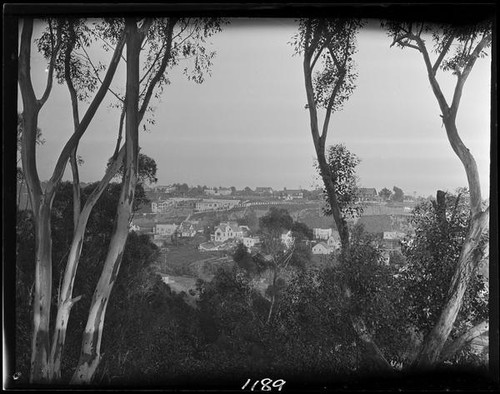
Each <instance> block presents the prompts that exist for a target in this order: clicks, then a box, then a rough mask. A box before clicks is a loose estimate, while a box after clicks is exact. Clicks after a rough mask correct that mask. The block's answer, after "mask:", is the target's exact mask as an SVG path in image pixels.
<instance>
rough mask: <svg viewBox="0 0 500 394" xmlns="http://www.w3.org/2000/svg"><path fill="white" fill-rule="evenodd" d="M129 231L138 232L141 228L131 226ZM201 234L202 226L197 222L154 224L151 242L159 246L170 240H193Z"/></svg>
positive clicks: (188, 220)
mask: <svg viewBox="0 0 500 394" xmlns="http://www.w3.org/2000/svg"><path fill="white" fill-rule="evenodd" d="M130 230H131V231H132V230H133V231H136V232H140V231H141V227H140V226H138V225H137V224H132V225H131V226H130ZM199 233H203V226H202V224H201V223H200V222H199V221H197V220H190V219H189V218H187V219H186V220H184V221H182V222H180V223H179V224H177V223H155V224H154V226H153V228H152V237H153V242H154V243H155V244H156V245H158V246H161V245H162V244H163V243H164V242H165V241H167V242H168V241H171V240H172V238H193V237H194V236H195V235H196V234H199Z"/></svg>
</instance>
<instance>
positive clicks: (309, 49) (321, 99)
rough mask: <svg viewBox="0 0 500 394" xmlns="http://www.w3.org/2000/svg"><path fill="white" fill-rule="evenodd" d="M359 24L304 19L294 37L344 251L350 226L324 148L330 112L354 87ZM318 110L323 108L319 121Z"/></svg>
mask: <svg viewBox="0 0 500 394" xmlns="http://www.w3.org/2000/svg"><path fill="white" fill-rule="evenodd" d="M361 26H362V23H361V21H360V20H358V19H303V20H301V21H300V24H299V32H298V34H297V35H296V36H295V39H294V45H295V50H296V52H297V53H298V54H300V55H303V57H304V59H303V70H304V80H305V88H306V97H307V105H306V108H307V109H308V110H309V118H310V128H311V135H312V139H313V142H314V148H315V150H316V155H317V164H318V168H319V171H320V175H321V178H322V180H323V183H324V185H325V191H326V194H327V196H328V202H329V205H330V208H331V213H332V215H333V218H334V220H335V224H336V227H337V229H338V231H339V234H340V239H341V243H342V250H343V252H345V253H347V252H348V250H349V230H348V227H347V222H346V219H345V217H344V215H343V214H342V209H341V204H340V203H339V201H338V200H339V196H338V195H337V193H336V192H335V180H336V178H337V174H336V173H334V172H332V170H334V168H332V166H330V165H329V163H328V160H327V157H326V152H325V149H326V139H327V136H328V131H329V127H330V119H331V116H332V114H333V113H335V112H336V111H339V110H341V108H342V106H343V104H344V103H345V102H346V101H347V100H348V99H349V97H350V95H351V93H352V92H353V90H354V88H355V85H354V82H355V79H356V72H355V68H354V60H353V55H354V53H355V52H356V35H357V32H358V31H359V29H360V28H361ZM320 110H324V118H323V121H322V122H321V124H320V120H319V112H320Z"/></svg>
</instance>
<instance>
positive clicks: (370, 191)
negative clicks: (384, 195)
mask: <svg viewBox="0 0 500 394" xmlns="http://www.w3.org/2000/svg"><path fill="white" fill-rule="evenodd" d="M358 200H359V201H378V200H379V197H378V194H377V190H376V189H375V188H374V187H370V188H367V187H360V188H359V189H358Z"/></svg>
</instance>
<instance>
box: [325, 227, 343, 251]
mask: <svg viewBox="0 0 500 394" xmlns="http://www.w3.org/2000/svg"><path fill="white" fill-rule="evenodd" d="M326 244H327V245H328V247H329V248H332V249H335V250H337V249H340V246H341V242H340V235H339V233H338V232H337V231H334V232H333V233H332V235H331V236H330V237H329V238H328V239H327V241H326Z"/></svg>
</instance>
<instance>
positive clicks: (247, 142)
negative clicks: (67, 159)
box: [19, 19, 491, 197]
mask: <svg viewBox="0 0 500 394" xmlns="http://www.w3.org/2000/svg"><path fill="white" fill-rule="evenodd" d="M377 26H378V24H377V23H373V24H372V25H371V27H370V28H365V29H364V30H363V31H362V32H361V33H360V34H359V37H358V53H357V54H356V55H355V59H356V62H357V71H358V75H359V76H358V79H357V88H356V90H355V91H354V93H353V95H352V97H351V98H350V100H349V101H348V102H347V103H346V104H345V105H344V108H343V110H342V111H341V112H338V113H335V114H334V116H333V118H332V120H331V125H330V130H329V139H328V143H329V144H335V143H339V142H342V143H344V144H345V145H346V146H347V147H348V149H349V150H351V152H353V153H355V154H357V155H358V156H359V157H360V159H361V160H362V161H361V164H360V165H359V167H358V175H359V177H360V183H361V185H362V186H364V187H375V188H377V190H379V189H381V188H382V187H388V188H391V189H392V187H393V186H394V185H396V186H398V187H400V188H402V189H403V190H404V191H405V192H406V193H407V194H412V193H413V192H414V191H416V192H417V194H422V195H426V196H427V195H429V194H435V191H436V190H437V189H444V190H450V191H451V190H454V189H455V188H457V187H459V186H466V185H467V180H466V176H465V172H464V170H463V167H462V165H461V163H460V161H459V159H458V158H457V156H455V154H454V153H453V151H452V149H451V147H450V145H449V142H448V140H447V138H446V132H445V129H444V127H443V126H442V122H441V118H440V117H439V113H440V112H439V107H438V104H437V102H436V99H435V97H434V95H433V93H432V90H431V88H430V85H429V82H428V79H427V75H426V71H425V67H424V64H423V61H422V58H421V56H420V55H419V54H418V53H417V52H416V51H414V50H409V49H405V50H400V49H399V48H396V47H393V48H390V43H391V41H390V39H389V38H388V37H387V36H386V34H385V33H384V32H383V31H382V30H380V29H379V28H378V27H377ZM295 31H296V25H295V23H294V22H293V21H292V20H278V19H270V20H269V19H268V20H253V21H252V22H251V23H249V22H248V21H246V22H244V23H242V21H241V20H240V21H239V22H238V21H233V23H232V24H230V25H228V26H226V27H225V28H224V30H223V32H221V33H219V34H217V35H216V36H213V37H212V38H211V39H210V40H209V42H210V43H211V44H212V45H211V46H210V48H211V49H212V50H216V51H217V56H216V58H215V59H214V65H213V68H212V75H211V77H208V78H206V80H205V82H204V83H203V84H201V85H197V84H195V83H193V82H189V81H187V80H186V78H185V77H184V76H182V73H181V72H180V71H179V70H177V71H172V74H171V76H170V79H171V81H172V83H171V85H169V86H168V87H167V88H166V89H165V91H164V93H163V96H162V97H161V101H156V102H155V101H152V104H153V106H155V107H156V111H155V114H154V119H155V122H156V124H155V125H154V126H152V127H150V129H149V131H148V132H143V131H141V135H140V146H141V147H142V152H143V153H145V154H147V155H149V156H151V157H153V158H154V159H155V160H156V162H157V164H158V174H157V175H158V179H159V184H169V183H173V182H186V183H188V184H191V185H198V184H199V185H207V186H235V187H237V188H243V187H245V186H250V187H251V188H255V187H256V186H272V187H274V188H283V187H287V188H289V189H294V188H299V187H303V188H311V187H312V186H313V185H317V184H318V182H317V181H316V180H315V179H316V174H315V171H314V169H313V160H314V155H315V152H314V148H313V143H312V138H311V134H310V129H309V114H308V111H307V110H306V109H305V108H304V105H305V102H306V98H305V88H304V78H303V73H302V60H301V58H300V57H298V56H293V48H292V46H291V45H290V44H289V42H290V40H291V37H292V36H293V34H294V33H295ZM107 56H110V54H109V53H107ZM490 62H491V58H490V57H487V58H485V59H480V60H479V61H478V62H477V63H476V66H475V68H474V70H473V72H472V74H471V75H470V77H469V80H468V81H467V84H466V86H465V90H464V94H463V98H462V102H461V106H460V110H459V116H458V120H457V124H458V129H459V132H460V134H461V136H462V139H463V140H464V142H465V144H466V145H467V146H468V147H469V149H470V150H471V152H472V153H473V155H474V156H475V158H476V161H477V164H478V167H479V171H480V176H481V183H482V187H483V194H484V196H485V197H486V196H487V195H488V188H489V149H490V143H489V139H490V74H491V68H490V67H491V64H490ZM45 66H46V65H45V62H44V60H43V59H42V58H40V57H39V56H36V54H35V59H34V61H33V66H32V73H33V78H34V79H37V78H38V79H39V81H35V82H36V83H35V87H38V91H40V89H41V87H42V86H43V83H44V82H45V81H44V79H45V78H46V73H45V72H44V71H45ZM119 71H120V73H121V75H123V68H121V69H119ZM439 76H440V79H442V80H445V81H446V82H447V84H445V85H444V86H445V89H444V90H445V94H446V95H447V98H449V97H451V93H452V90H451V89H452V87H453V86H454V79H453V78H452V77H451V76H445V75H443V74H442V73H440V74H439ZM443 78H444V79H443ZM111 101H112V97H110V98H109V100H108V101H107V102H106V103H107V104H109V103H110V102H111ZM19 102H20V100H19ZM20 108H22V106H21V105H20ZM82 112H83V111H82ZM118 119H119V113H118V112H117V111H116V110H114V109H111V108H109V107H108V106H107V105H105V106H103V107H102V108H101V109H100V110H99V112H98V113H97V116H96V117H95V119H94V121H93V123H92V124H91V126H90V127H89V129H88V131H87V133H86V134H85V136H84V137H83V139H82V142H81V144H80V147H79V154H80V155H81V156H82V157H83V159H84V160H85V164H84V165H83V167H82V168H81V179H82V181H85V182H90V181H95V180H98V179H100V177H101V176H102V174H103V171H104V167H105V163H106V161H107V158H108V157H110V155H111V154H112V152H113V149H114V143H115V140H116V130H117V125H118ZM71 125H72V120H71V110H70V104H69V94H68V93H67V89H66V88H65V87H63V86H56V87H55V89H54V91H53V94H52V95H51V97H50V99H49V101H48V102H47V104H46V106H45V107H44V109H43V110H42V112H41V115H40V127H41V129H42V132H43V136H44V139H45V140H46V142H45V144H44V145H43V146H41V147H40V149H39V153H38V163H39V170H40V178H41V179H47V178H48V177H49V176H50V173H51V171H52V170H53V167H54V164H55V162H56V160H57V156H58V154H59V152H60V151H61V148H62V146H63V143H64V142H65V140H66V139H67V138H68V136H69V135H70V133H71V132H72V126H71ZM68 174H69V172H68Z"/></svg>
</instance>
